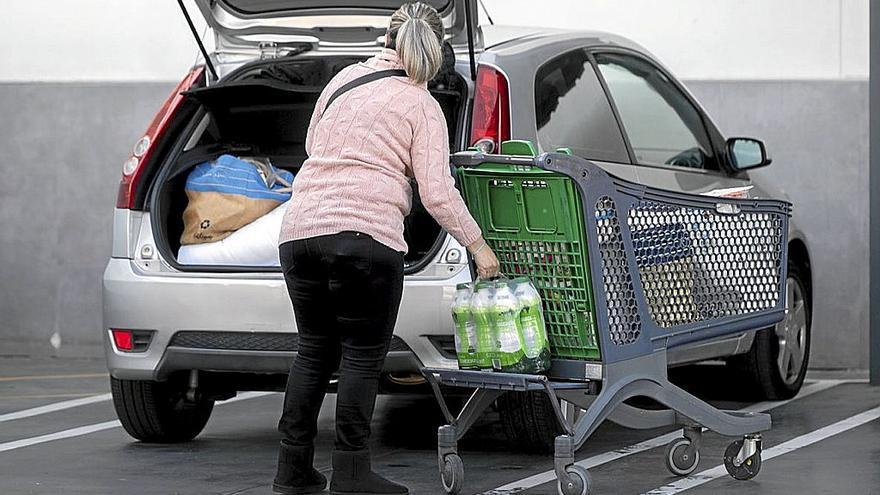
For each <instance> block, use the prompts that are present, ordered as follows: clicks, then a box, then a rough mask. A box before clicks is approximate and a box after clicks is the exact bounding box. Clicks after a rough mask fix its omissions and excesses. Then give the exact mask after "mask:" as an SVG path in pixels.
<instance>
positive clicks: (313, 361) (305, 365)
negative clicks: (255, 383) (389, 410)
mask: <svg viewBox="0 0 880 495" xmlns="http://www.w3.org/2000/svg"><path fill="white" fill-rule="evenodd" d="M279 250H280V257H281V268H282V270H283V272H284V279H285V281H286V282H287V288H288V292H289V294H290V300H291V302H292V303H293V311H294V315H295V316H296V325H297V329H298V331H299V349H298V353H297V356H296V359H295V360H294V362H293V366H292V368H291V371H290V377H289V378H288V381H287V390H286V392H285V395H284V411H283V413H282V416H281V420H280V421H279V423H278V430H279V431H280V432H281V433H282V435H283V438H282V441H283V442H285V443H287V444H290V445H312V443H313V441H314V439H315V435H316V434H317V421H318V412H319V411H320V408H321V403H322V402H323V401H324V395H325V394H326V391H327V386H328V382H329V380H330V378H331V376H332V375H333V373H334V372H336V371H337V369H338V371H339V382H338V386H337V399H336V448H337V449H338V450H348V451H355V450H363V449H366V448H367V441H368V439H369V437H370V421H371V419H372V417H373V408H374V405H375V403H376V393H377V390H378V386H379V375H380V372H381V370H382V366H383V364H384V362H385V354H386V353H387V352H388V344H389V343H390V341H391V335H392V332H393V330H394V324H395V322H396V321H397V310H398V308H399V306H400V297H401V293H402V291H403V253H401V252H399V251H395V250H393V249H391V248H389V247H387V246H385V245H384V244H381V243H379V242H377V241H375V240H374V239H373V238H372V237H370V236H368V235H366V234H363V233H360V232H341V233H338V234H333V235H325V236H319V237H312V238H309V239H302V240H296V241H290V242H286V243H284V244H282V245H281V246H280V248H279Z"/></svg>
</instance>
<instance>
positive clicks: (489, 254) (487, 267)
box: [468, 238, 500, 278]
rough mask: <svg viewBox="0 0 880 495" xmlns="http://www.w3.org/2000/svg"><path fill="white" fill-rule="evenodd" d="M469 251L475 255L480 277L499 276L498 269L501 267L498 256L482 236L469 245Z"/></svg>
mask: <svg viewBox="0 0 880 495" xmlns="http://www.w3.org/2000/svg"><path fill="white" fill-rule="evenodd" d="M468 251H470V252H471V255H473V257H474V263H476V265H477V276H478V277H480V278H492V277H497V276H498V269H499V268H500V263H499V262H498V257H496V256H495V252H494V251H492V248H490V247H489V245H488V244H486V241H484V240H483V239H482V238H481V239H480V240H478V241H476V242H474V243H473V244H471V245H470V246H468Z"/></svg>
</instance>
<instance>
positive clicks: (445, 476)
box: [440, 454, 464, 495]
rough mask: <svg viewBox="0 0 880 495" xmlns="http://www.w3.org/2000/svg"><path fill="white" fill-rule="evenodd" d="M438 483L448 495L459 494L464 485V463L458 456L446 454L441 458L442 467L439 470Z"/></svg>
mask: <svg viewBox="0 0 880 495" xmlns="http://www.w3.org/2000/svg"><path fill="white" fill-rule="evenodd" d="M440 481H441V482H442V483H443V490H444V491H445V492H446V493H447V494H449V495H458V494H459V493H461V487H462V484H463V483H464V462H462V460H461V457H460V456H459V455H458V454H447V455H446V456H445V457H443V467H442V468H440Z"/></svg>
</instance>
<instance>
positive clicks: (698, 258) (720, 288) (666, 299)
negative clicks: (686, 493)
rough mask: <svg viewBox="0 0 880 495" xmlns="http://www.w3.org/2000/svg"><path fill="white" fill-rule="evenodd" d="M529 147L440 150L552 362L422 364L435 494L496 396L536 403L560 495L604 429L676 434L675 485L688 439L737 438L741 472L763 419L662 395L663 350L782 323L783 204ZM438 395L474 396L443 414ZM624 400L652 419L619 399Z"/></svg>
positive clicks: (754, 452) (455, 479)
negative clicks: (552, 427)
mask: <svg viewBox="0 0 880 495" xmlns="http://www.w3.org/2000/svg"><path fill="white" fill-rule="evenodd" d="M532 149H533V148H532V147H531V145H530V144H529V143H525V142H510V143H505V145H504V146H503V147H502V152H503V153H507V154H503V155H489V154H483V153H479V152H472V151H471V152H463V153H458V154H455V155H453V164H454V165H455V166H456V167H457V173H458V176H459V180H460V185H461V187H462V190H463V195H464V198H465V201H466V202H467V204H468V207H469V208H470V209H471V211H472V212H473V213H474V216H475V218H476V219H477V222H478V223H479V224H480V226H481V228H482V229H483V232H484V236H485V238H486V240H487V242H488V243H489V244H490V245H491V247H492V249H493V250H494V251H495V252H496V254H497V255H498V257H499V260H500V262H501V269H502V271H503V272H504V273H506V274H510V275H516V276H528V277H529V278H531V280H532V281H533V282H534V284H535V286H536V287H537V288H538V290H539V292H540V293H541V296H542V298H543V307H544V313H545V319H546V322H547V331H548V337H549V339H550V343H551V352H552V354H553V365H552V368H551V370H550V372H549V373H548V375H547V376H540V375H520V374H511V373H496V372H491V371H460V370H451V369H438V368H425V369H423V374H424V375H425V377H426V379H427V380H428V382H429V384H430V385H431V387H432V388H433V390H434V393H435V395H436V397H437V400H438V402H439V404H440V408H441V409H442V412H443V414H444V416H445V417H446V420H447V422H448V424H447V425H445V426H442V427H440V428H439V431H438V456H439V457H438V459H439V466H440V474H441V480H442V482H443V488H444V490H445V491H446V493H449V494H457V493H459V492H460V491H461V489H462V482H463V479H464V465H463V463H462V460H461V457H460V456H459V455H458V449H457V442H458V440H459V439H461V438H462V436H463V435H464V434H465V433H467V431H468V429H469V428H470V427H471V426H473V424H474V422H475V421H476V420H477V418H478V417H479V416H480V415H481V414H482V413H483V412H484V411H485V410H486V409H487V408H488V407H490V406H491V405H492V404H493V402H494V401H495V399H497V398H498V397H499V396H501V394H504V393H511V392H539V393H544V394H546V395H547V396H548V397H549V398H550V402H551V404H552V406H553V410H554V412H555V416H556V419H557V420H558V422H559V424H560V426H561V427H562V430H563V431H564V434H562V435H560V436H558V437H557V438H556V440H555V447H554V448H555V454H554V457H555V463H554V465H555V471H556V476H557V479H558V490H559V493H560V494H562V495H584V494H588V493H590V484H591V480H590V476H589V473H588V472H587V470H586V469H585V468H583V467H581V466H579V465H577V464H575V458H574V453H575V451H576V450H577V449H579V448H580V447H581V446H582V445H583V444H584V442H585V441H586V440H587V439H588V438H589V437H590V435H591V434H592V433H593V432H594V431H595V430H596V428H597V427H598V426H599V424H600V423H601V422H602V421H604V420H606V419H610V420H611V421H613V422H615V423H618V424H620V425H623V426H625V427H629V428H639V429H645V428H658V427H663V426H670V425H678V426H681V427H682V430H683V432H682V437H681V438H679V439H676V440H674V441H672V442H671V443H670V444H669V445H667V449H666V456H665V459H666V465H667V467H668V468H669V470H670V471H671V472H672V473H673V474H675V475H680V476H684V475H688V474H690V473H692V472H693V471H694V470H695V469H696V467H697V463H698V462H699V454H700V444H701V437H702V432H703V428H708V429H710V430H713V431H715V432H717V433H719V434H721V435H726V436H732V437H740V439H737V440H736V441H734V442H733V443H731V444H730V446H729V447H728V448H727V449H726V451H725V452H724V465H725V467H726V468H727V471H728V472H729V473H730V475H731V476H733V477H734V478H736V479H750V478H752V477H754V476H755V475H756V474H757V473H758V471H759V469H760V467H761V432H763V431H766V430H768V429H769V428H770V416H769V415H767V414H762V413H752V412H735V411H722V410H719V409H716V408H715V407H713V406H711V405H709V404H707V403H706V402H704V401H702V400H700V399H698V398H696V397H694V396H693V395H691V394H689V393H688V392H686V391H684V390H682V389H680V388H679V387H677V386H675V385H673V384H672V383H670V382H669V380H668V378H667V358H666V352H667V350H668V349H670V348H673V347H677V346H682V345H685V344H692V343H695V342H702V341H707V340H711V339H716V338H719V337H723V336H727V335H731V334H739V333H742V332H744V331H750V330H756V329H760V328H765V327H768V326H771V325H773V324H775V323H777V322H779V321H781V320H782V319H783V316H784V312H785V301H784V281H785V279H786V267H787V244H788V241H787V239H788V219H789V216H790V213H791V205H790V204H789V203H786V202H784V201H774V200H758V199H726V198H716V197H708V196H700V195H691V194H683V193H677V192H670V191H665V190H660V189H656V188H652V187H647V186H644V185H640V184H636V183H633V182H629V181H626V180H623V179H620V178H617V177H614V176H611V175H609V174H608V173H606V172H605V171H603V170H602V169H601V168H599V167H598V166H596V165H595V164H593V163H591V162H590V161H587V160H584V159H581V158H577V157H574V156H571V155H570V154H566V153H545V154H543V155H541V156H538V157H535V156H525V155H528V154H530V152H531V150H532ZM511 153H517V154H521V155H523V156H517V155H516V154H511ZM441 386H444V387H465V388H469V389H473V392H472V393H471V395H470V398H469V400H468V401H467V402H466V403H465V405H464V406H463V407H462V409H461V411H460V412H458V413H457V414H453V412H452V411H451V410H450V409H449V407H448V405H447V403H446V401H445V399H444V396H443V389H441ZM633 397H648V398H651V399H654V400H656V401H657V402H659V403H661V404H663V405H664V406H665V407H666V408H667V409H661V410H651V409H642V408H639V407H636V406H633V405H629V404H624V401H626V400H627V399H630V398H633Z"/></svg>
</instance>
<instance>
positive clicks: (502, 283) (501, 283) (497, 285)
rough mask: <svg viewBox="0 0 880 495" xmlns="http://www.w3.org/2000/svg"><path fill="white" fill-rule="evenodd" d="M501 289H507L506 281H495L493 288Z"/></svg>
mask: <svg viewBox="0 0 880 495" xmlns="http://www.w3.org/2000/svg"><path fill="white" fill-rule="evenodd" d="M502 287H508V285H507V280H505V279H501V280H496V281H495V288H496V289H500V288H502Z"/></svg>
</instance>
